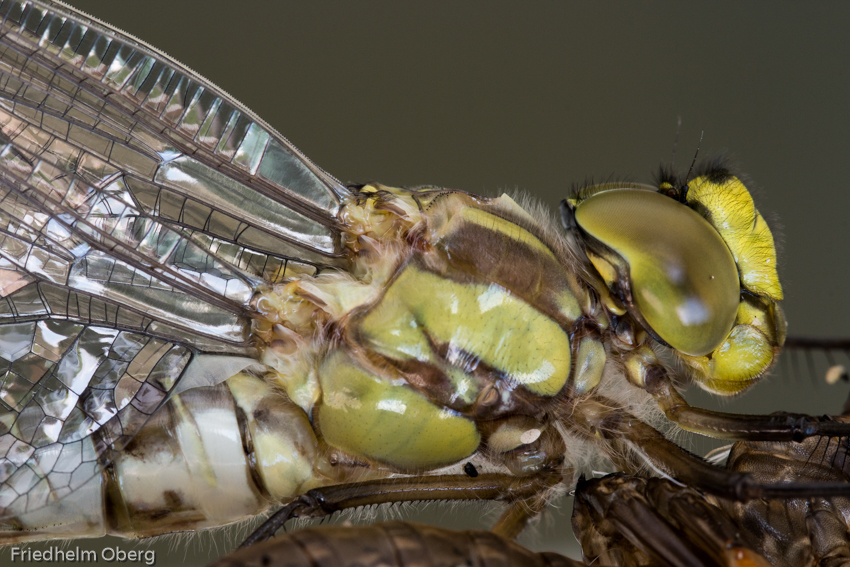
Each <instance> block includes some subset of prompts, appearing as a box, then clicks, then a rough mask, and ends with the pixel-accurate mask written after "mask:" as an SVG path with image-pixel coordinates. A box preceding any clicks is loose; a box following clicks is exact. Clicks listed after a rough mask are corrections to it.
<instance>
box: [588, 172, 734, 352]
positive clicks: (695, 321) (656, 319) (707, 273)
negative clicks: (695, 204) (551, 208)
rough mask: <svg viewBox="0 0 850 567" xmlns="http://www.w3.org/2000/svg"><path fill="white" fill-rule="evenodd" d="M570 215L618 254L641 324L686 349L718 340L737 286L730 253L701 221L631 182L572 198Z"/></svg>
mask: <svg viewBox="0 0 850 567" xmlns="http://www.w3.org/2000/svg"><path fill="white" fill-rule="evenodd" d="M575 219H576V222H577V224H578V225H579V227H581V229H582V230H583V231H584V232H585V233H586V234H588V235H590V236H592V237H593V238H595V239H596V240H597V241H599V242H601V243H602V244H604V245H605V246H607V248H608V249H609V250H610V251H613V252H615V253H616V254H617V255H619V257H620V258H619V259H615V260H614V261H613V262H612V264H614V265H615V266H618V269H617V272H618V274H617V277H618V279H620V280H621V281H620V285H621V288H622V287H623V286H627V287H628V288H629V289H630V290H631V301H629V298H628V297H627V298H626V303H627V304H628V307H629V310H630V311H631V312H632V314H633V315H635V316H636V318H637V319H638V320H639V321H640V322H641V323H642V324H643V325H644V326H646V327H648V328H647V330H648V331H649V332H651V333H653V334H655V335H656V336H658V337H660V338H661V339H663V340H664V341H665V342H666V343H667V344H669V345H670V346H672V347H673V348H675V349H676V350H678V351H680V352H682V353H685V354H689V355H692V356H703V355H706V354H708V353H710V352H712V351H714V350H715V349H716V348H717V347H718V346H720V344H721V343H722V342H723V340H724V339H725V338H726V336H727V335H728V334H729V331H730V330H731V329H732V326H733V324H734V322H735V315H736V312H737V310H738V304H739V303H740V293H741V289H740V280H739V276H738V270H737V267H736V265H735V260H734V258H733V257H732V253H731V252H730V251H729V247H728V246H727V245H726V243H725V242H724V241H723V239H722V238H721V237H720V235H719V234H718V233H717V231H716V230H714V228H713V227H712V226H711V225H710V224H709V223H708V221H706V220H705V219H704V218H702V217H701V216H700V215H699V214H697V213H696V212H695V211H693V210H692V209H690V208H688V207H687V206H685V205H683V204H681V203H679V202H677V201H676V200H674V199H671V198H670V197H666V196H664V195H661V194H659V193H656V192H653V191H644V190H636V189H611V190H606V191H602V192H599V193H596V194H595V195H593V196H591V197H589V198H587V199H586V200H584V201H581V202H580V203H579V204H578V205H577V206H576V209H575ZM587 245H588V247H589V248H590V250H591V251H595V252H597V253H598V254H599V255H601V256H603V257H604V256H608V257H611V254H610V252H608V251H604V250H601V249H600V250H596V248H597V247H596V246H594V243H593V242H592V241H588V242H587ZM600 248H602V247H600ZM591 259H592V260H593V256H591ZM624 278H625V280H624ZM608 283H609V284H610V283H612V282H608ZM635 311H637V313H635Z"/></svg>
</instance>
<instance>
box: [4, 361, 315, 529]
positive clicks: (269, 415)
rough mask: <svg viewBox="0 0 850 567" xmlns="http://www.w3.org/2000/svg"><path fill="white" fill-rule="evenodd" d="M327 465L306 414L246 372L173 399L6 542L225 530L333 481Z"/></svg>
mask: <svg viewBox="0 0 850 567" xmlns="http://www.w3.org/2000/svg"><path fill="white" fill-rule="evenodd" d="M323 463H324V460H323V459H322V458H320V457H319V455H318V441H317V439H316V436H315V434H314V433H313V430H312V428H311V426H310V422H309V420H308V419H307V416H306V414H305V413H304V411H303V410H302V409H301V408H299V407H297V406H295V405H294V404H292V403H291V402H290V401H289V400H288V399H286V397H285V396H282V395H281V394H280V393H279V392H274V391H273V390H272V389H271V388H270V387H269V386H268V385H267V384H266V383H265V382H263V381H262V380H261V379H259V378H256V377H252V376H248V375H246V374H237V375H236V376H233V377H232V378H230V379H228V380H226V381H225V382H223V383H221V384H218V385H217V386H210V387H202V388H195V389H192V390H188V391H186V392H183V393H182V394H180V395H179V396H177V397H175V398H174V399H172V400H171V401H169V402H168V403H167V404H166V405H165V406H164V407H163V408H162V409H161V410H160V411H159V412H157V413H156V414H155V415H154V417H153V418H152V419H151V421H150V422H148V424H147V425H145V427H144V428H143V429H142V430H141V431H140V433H139V434H138V435H137V436H136V438H135V439H134V440H133V442H132V443H131V444H130V445H129V446H128V447H127V448H126V449H125V451H124V452H123V453H122V454H121V455H120V456H119V457H118V458H117V459H116V460H115V462H113V463H112V464H111V465H110V466H108V467H107V468H106V469H104V470H103V472H102V473H100V474H98V475H97V476H95V477H94V478H92V479H91V481H90V482H88V483H87V484H85V485H84V486H83V487H81V488H78V489H77V490H75V491H73V492H72V493H70V494H69V495H68V496H66V497H65V498H63V499H62V500H60V501H59V502H57V503H55V504H52V505H50V506H48V507H45V508H42V509H40V510H36V511H35V512H31V513H28V514H26V515H23V516H20V517H17V518H11V519H9V520H7V521H4V522H3V524H2V525H0V544H5V543H15V542H20V541H30V540H39V539H46V538H57V537H62V538H65V537H67V538H71V537H97V536H101V535H106V534H112V535H118V536H122V537H126V538H139V537H149V536H155V535H161V534H164V533H170V532H176V531H185V530H198V529H205V528H212V527H218V526H222V525H225V524H229V523H232V522H236V521H239V520H242V519H246V518H249V517H252V516H255V515H257V514H259V513H262V512H263V511H265V510H266V509H267V508H268V507H269V506H270V505H271V504H272V503H273V502H280V501H281V500H286V499H287V498H291V497H293V496H296V495H298V494H300V493H302V492H304V491H306V490H309V489H311V488H313V487H315V486H318V485H321V484H323V483H328V482H329V480H330V479H329V478H328V477H326V476H325V475H324V474H323V472H322V471H320V470H319V469H321V468H322V466H323V465H322V464H323Z"/></svg>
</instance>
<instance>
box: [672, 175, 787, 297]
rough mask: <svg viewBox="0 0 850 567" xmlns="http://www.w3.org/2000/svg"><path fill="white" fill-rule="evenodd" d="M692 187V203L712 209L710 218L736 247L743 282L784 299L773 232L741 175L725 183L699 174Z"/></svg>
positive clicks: (753, 289) (753, 288)
mask: <svg viewBox="0 0 850 567" xmlns="http://www.w3.org/2000/svg"><path fill="white" fill-rule="evenodd" d="M688 187H689V190H688V203H699V204H701V205H702V206H703V207H705V209H707V210H708V211H709V212H710V214H711V218H710V219H708V220H709V222H711V224H712V225H713V226H714V228H715V229H716V230H717V232H719V233H720V236H722V237H723V240H725V241H726V243H727V244H728V246H729V249H730V250H731V251H732V255H733V256H734V257H735V261H736V262H737V264H738V270H739V271H740V272H741V283H742V284H743V286H744V287H745V288H746V289H748V290H750V291H752V292H754V293H757V294H759V295H766V296H767V297H770V298H771V299H774V300H780V299H782V286H781V285H780V283H779V276H778V275H777V273H776V248H775V246H774V244H773V234H771V232H770V228H769V227H768V226H767V223H766V222H765V220H764V218H763V217H762V216H761V214H759V212H758V211H757V210H756V207H755V205H754V204H753V198H752V197H751V196H750V193H749V191H747V188H746V187H744V184H743V183H741V181H740V180H739V179H738V178H737V177H730V178H729V179H727V180H725V181H724V182H722V183H714V182H712V181H711V180H709V178H708V177H697V178H696V179H694V180H693V181H691V182H690V183H689V184H688Z"/></svg>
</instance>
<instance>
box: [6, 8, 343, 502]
mask: <svg viewBox="0 0 850 567" xmlns="http://www.w3.org/2000/svg"><path fill="white" fill-rule="evenodd" d="M0 22H2V23H1V24H0V298H1V299H2V301H0V518H2V517H10V516H15V515H20V514H24V513H28V512H32V511H34V510H37V509H39V508H40V507H43V506H44V505H46V504H48V503H50V502H52V501H55V500H56V499H59V498H62V497H63V496H64V495H66V494H68V493H69V492H70V491H73V490H75V489H77V488H79V487H80V486H82V484H83V483H85V482H86V481H87V480H89V479H90V478H91V477H92V476H93V475H95V474H97V472H98V471H99V470H100V469H101V467H103V466H104V465H105V464H107V463H109V462H111V460H112V459H113V458H114V456H115V455H116V454H117V453H118V452H120V451H121V450H122V449H123V447H124V446H125V445H126V444H127V443H128V442H129V441H130V440H131V439H132V437H133V436H134V435H135V434H136V432H137V431H138V430H139V429H140V428H141V427H142V426H143V425H144V423H146V422H147V420H148V418H149V417H150V416H151V415H152V414H153V413H154V412H155V411H156V410H157V408H159V407H160V406H161V405H162V404H163V403H164V401H165V400H166V399H167V397H168V395H169V393H170V392H174V391H178V390H184V389H186V388H187V382H188V383H191V382H192V380H193V379H191V378H187V376H190V375H192V370H191V369H192V368H193V365H192V361H193V360H198V357H199V356H202V357H203V356H209V355H213V354H214V355H227V356H229V357H230V358H229V360H231V361H232V360H234V359H233V356H236V357H241V358H237V359H235V360H237V362H236V363H233V362H229V363H227V364H224V365H215V364H209V363H205V364H202V365H200V364H199V365H196V367H201V366H202V367H204V368H211V367H217V366H218V367H223V368H227V369H229V370H232V369H234V368H235V369H236V370H235V371H238V369H239V368H243V367H245V366H247V365H248V364H250V363H252V362H253V357H254V356H255V353H254V347H253V344H252V343H251V340H250V336H249V331H250V327H249V321H250V319H249V317H250V300H251V298H252V296H253V294H254V292H255V290H256V289H257V288H258V287H262V286H264V285H267V284H269V283H276V282H278V281H281V280H283V279H285V278H287V277H290V276H292V275H294V274H304V273H306V274H312V273H315V272H316V271H317V270H319V269H322V268H325V267H334V266H342V265H344V258H343V257H342V254H341V253H340V250H339V238H338V224H337V221H336V213H337V210H338V207H339V199H340V196H341V195H342V194H343V191H344V188H343V187H342V186H341V185H340V184H339V183H338V182H337V181H336V180H335V179H333V178H332V177H331V176H329V175H328V174H326V173H325V172H323V171H322V170H321V169H319V168H318V167H316V166H315V165H313V164H312V163H311V162H310V161H309V160H307V159H306V158H305V157H304V156H303V155H302V154H301V153H300V152H299V151H298V150H297V149H296V148H295V147H294V146H292V144H290V143H289V142H288V141H287V140H286V139H284V138H283V137H282V136H280V135H279V134H277V133H276V132H275V131H274V130H273V129H271V128H270V127H269V126H268V125H266V124H265V123H264V122H262V121H261V120H260V119H259V118H257V117H256V116H255V115H254V114H253V113H251V112H250V111H249V110H247V109H246V108H244V107H243V106H242V105H241V104H239V103H238V102H237V101H235V100H233V99H232V98H231V97H229V96H228V95H226V93H224V92H223V91H221V90H220V89H218V88H217V87H215V86H214V85H212V84H210V83H209V82H207V81H206V80H204V79H203V78H201V77H199V76H198V75H196V74H195V73H193V72H191V71H189V70H188V69H186V68H185V67H183V66H182V65H180V64H179V63H177V62H175V61H173V60H172V59H170V58H168V57H167V56H165V55H164V54H162V53H160V52H158V51H156V50H155V49H153V48H151V47H149V46H147V45H145V44H144V43H142V42H140V41H138V40H136V39H134V38H132V37H129V36H127V35H125V34H123V33H121V32H120V31H118V30H115V29H114V28H111V27H110V26H108V25H106V24H102V23H100V22H97V21H94V20H92V19H90V18H88V17H86V16H84V15H82V14H80V13H77V12H76V11H74V10H73V9H72V8H69V7H67V6H64V5H62V4H58V3H51V2H21V1H8V0H6V1H2V2H0ZM239 360H245V361H246V362H244V363H240V362H238V361H239ZM201 379H203V380H209V378H207V377H203V378H201ZM181 380H182V383H181V385H180V386H178V383H180V382H181ZM175 388H176V390H175Z"/></svg>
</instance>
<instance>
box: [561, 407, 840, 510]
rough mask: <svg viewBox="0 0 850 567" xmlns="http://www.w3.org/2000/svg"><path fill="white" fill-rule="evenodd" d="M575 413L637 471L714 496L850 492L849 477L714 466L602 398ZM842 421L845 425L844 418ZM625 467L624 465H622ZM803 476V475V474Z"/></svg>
mask: <svg viewBox="0 0 850 567" xmlns="http://www.w3.org/2000/svg"><path fill="white" fill-rule="evenodd" d="M572 418H573V419H574V420H575V422H576V423H579V422H582V423H583V424H584V426H585V427H588V428H589V432H590V434H591V435H593V436H597V437H601V438H603V439H605V440H606V441H607V442H608V443H609V444H610V446H611V447H612V448H615V449H616V448H620V449H625V450H621V451H619V453H620V455H621V457H622V456H626V458H628V455H629V454H631V455H638V456H639V457H640V458H639V459H636V458H634V457H631V459H632V461H633V463H634V464H633V465H632V466H631V467H627V468H630V469H633V470H634V471H635V472H637V471H638V470H639V469H640V468H641V465H646V464H649V465H650V466H651V467H652V468H654V469H655V470H656V471H658V472H660V473H662V474H666V475H668V476H669V477H671V478H672V479H675V480H677V481H680V482H682V483H683V484H686V485H689V486H693V487H696V488H698V489H701V490H703V491H705V492H708V493H710V494H714V495H715V496H719V497H721V498H727V499H729V500H733V501H738V502H747V501H750V500H754V499H759V498H780V499H787V498H808V497H812V496H821V497H831V496H844V497H847V496H850V483H847V482H812V481H808V482H796V481H795V482H782V481H777V482H767V483H764V482H760V481H759V480H758V479H756V478H755V477H754V476H753V475H751V474H749V473H747V472H739V471H735V470H728V469H725V468H721V467H716V466H714V465H711V464H709V463H707V462H706V461H704V460H703V459H701V458H699V457H696V456H694V455H692V454H691V453H689V452H687V451H685V450H684V449H682V448H681V447H679V446H678V445H676V444H675V443H672V442H671V441H668V440H667V439H666V438H665V437H664V435H662V434H661V433H660V432H659V431H657V430H656V429H654V428H653V427H651V426H650V425H647V424H646V423H644V422H642V421H641V420H640V419H638V418H637V417H635V416H633V415H631V414H629V413H628V412H627V411H625V410H623V409H622V408H621V407H618V406H617V404H616V403H614V402H612V401H611V400H607V399H604V398H601V397H600V398H597V399H596V400H595V403H594V402H591V401H590V400H587V401H585V402H583V403H582V404H581V405H580V406H576V408H575V410H574V412H573V414H572ZM840 425H847V424H846V423H841V424H840ZM624 468H626V467H624ZM804 480H805V479H804Z"/></svg>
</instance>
